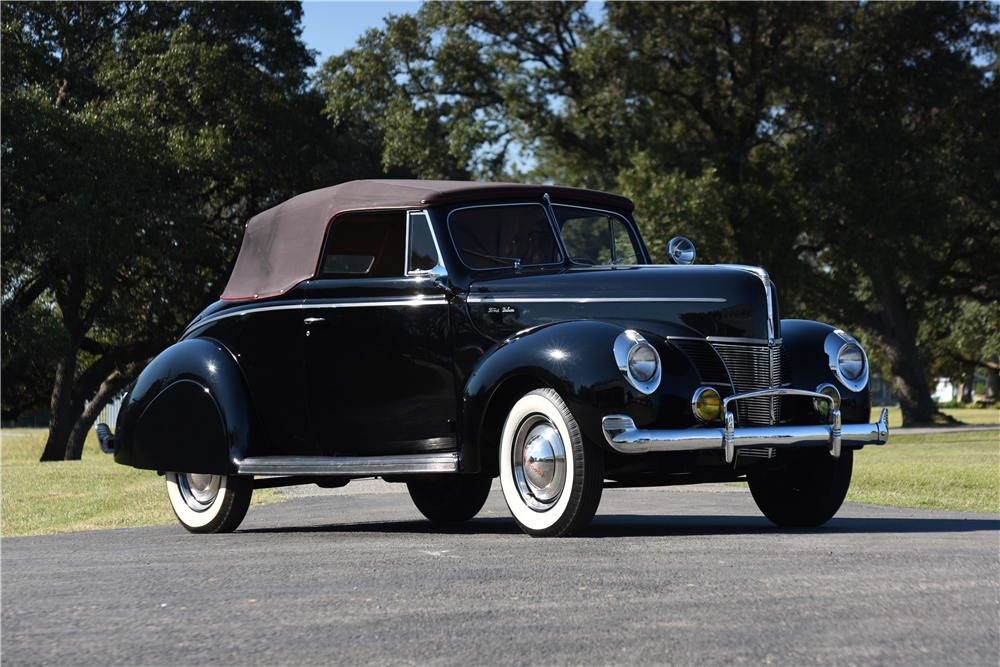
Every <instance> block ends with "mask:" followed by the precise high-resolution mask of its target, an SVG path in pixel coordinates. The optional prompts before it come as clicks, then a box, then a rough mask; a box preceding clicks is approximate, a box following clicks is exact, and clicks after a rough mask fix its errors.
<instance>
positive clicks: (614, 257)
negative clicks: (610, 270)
mask: <svg viewBox="0 0 1000 667" xmlns="http://www.w3.org/2000/svg"><path fill="white" fill-rule="evenodd" d="M552 209H553V211H555V214H556V220H557V221H558V222H559V228H560V230H561V231H562V237H563V241H564V242H565V243H566V250H567V251H568V252H569V256H570V259H571V260H572V261H573V262H574V263H576V264H639V263H641V262H642V259H641V258H642V255H641V254H640V253H639V250H638V244H637V242H636V240H635V239H634V238H633V237H632V234H631V233H630V232H629V229H630V227H629V225H628V223H627V222H625V220H624V219H622V218H621V216H618V215H616V214H614V213H609V212H607V211H597V210H593V209H588V208H581V207H577V206H565V205H560V204H556V205H553V207H552Z"/></svg>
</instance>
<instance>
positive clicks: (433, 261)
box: [406, 211, 441, 274]
mask: <svg viewBox="0 0 1000 667" xmlns="http://www.w3.org/2000/svg"><path fill="white" fill-rule="evenodd" d="M406 241H407V249H406V273H407V274H409V273H412V272H414V271H429V270H431V269H433V268H434V267H435V266H438V265H439V264H441V255H440V253H439V252H438V247H437V244H436V243H435V242H434V234H433V233H432V232H431V226H430V221H429V220H428V219H427V215H426V214H424V213H422V212H417V211H411V212H410V214H409V218H408V220H407V229H406Z"/></svg>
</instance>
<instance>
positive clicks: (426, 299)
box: [184, 294, 448, 334]
mask: <svg viewBox="0 0 1000 667" xmlns="http://www.w3.org/2000/svg"><path fill="white" fill-rule="evenodd" d="M447 304H448V299H447V297H445V296H444V295H443V294H440V295H438V294H434V295H428V296H423V297H417V298H411V299H400V298H398V297H386V298H385V299H384V300H374V301H337V302H333V303H308V304H306V303H296V304H293V305H285V306H263V307H261V308H242V309H239V310H227V311H226V312H224V313H220V314H218V315H214V316H212V317H210V318H208V319H207V320H202V321H201V322H197V323H195V324H194V325H193V326H189V327H188V329H187V330H185V332H184V333H185V334H186V333H187V331H188V330H191V329H197V328H200V327H203V326H205V325H206V324H211V323H212V322H218V321H219V320H224V319H226V318H227V317H241V316H243V315H251V314H254V313H266V312H271V311H278V310H305V309H306V308H310V309H311V308H374V307H378V306H431V305H447Z"/></svg>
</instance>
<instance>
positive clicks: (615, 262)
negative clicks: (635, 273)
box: [611, 255, 635, 266]
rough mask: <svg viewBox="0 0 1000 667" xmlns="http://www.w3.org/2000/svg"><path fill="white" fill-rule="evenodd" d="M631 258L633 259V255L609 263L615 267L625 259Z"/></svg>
mask: <svg viewBox="0 0 1000 667" xmlns="http://www.w3.org/2000/svg"><path fill="white" fill-rule="evenodd" d="M633 257H635V255H629V256H628V257H619V258H618V259H616V260H615V261H613V262H611V266H615V265H616V264H621V263H622V262H624V261H625V260H626V259H632V258H633Z"/></svg>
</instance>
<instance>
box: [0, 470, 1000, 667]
mask: <svg viewBox="0 0 1000 667" xmlns="http://www.w3.org/2000/svg"><path fill="white" fill-rule="evenodd" d="M402 490H403V487H402V486H399V485H389V484H385V483H383V482H378V481H371V482H352V483H351V484H350V485H348V486H347V487H345V488H343V489H336V490H331V491H336V492H337V493H333V492H327V491H324V492H322V493H319V491H320V490H318V489H317V488H316V487H299V488H298V489H297V490H296V491H295V493H297V494H298V495H296V496H295V497H293V498H291V499H290V500H287V501H284V502H281V503H276V504H273V505H265V506H259V507H254V508H252V509H251V510H250V513H249V515H248V516H247V520H246V521H245V522H244V524H243V526H242V527H241V530H240V531H238V532H237V533H235V534H232V535H221V536H198V535H191V534H188V533H187V532H185V531H184V530H183V529H182V528H181V527H180V526H178V525H172V526H160V527H153V528H140V529H123V530H108V531H94V532H86V533H70V534H65V535H50V536H41V537H18V538H4V539H3V540H2V541H0V549H2V617H0V622H2V630H0V631H2V635H0V663H2V664H3V665H46V664H48V665H279V664H283V665H285V664H286V665H314V664H315V665H337V664H339V665H369V664H371V665H384V664H418V665H494V664H503V665H616V664H622V665H666V664H678V665H695V664H699V665H700V664H707V665H718V664H781V665H813V664H819V665H833V664H837V665H840V664H843V665H852V664H853V665H994V666H995V665H997V664H1000V630H998V628H1000V516H998V515H996V514H974V513H959V512H943V511H930V510H914V509H899V508H891V507H875V506H868V505H860V504H847V505H845V506H844V507H843V508H842V510H841V511H840V513H839V514H838V515H837V516H836V517H834V519H833V520H831V521H830V522H829V523H828V524H826V525H825V526H823V527H820V528H817V529H811V530H786V529H780V528H776V527H774V526H773V525H771V524H770V523H769V522H768V521H767V520H766V519H764V518H763V517H762V516H760V514H759V512H758V511H757V509H756V507H755V506H754V504H753V500H752V498H751V497H750V495H749V493H748V492H747V491H746V490H745V489H742V488H739V487H731V486H716V485H705V486H696V487H681V488H671V489H641V490H624V489H620V490H619V489H615V490H606V491H605V496H604V500H603V502H602V504H601V508H600V510H599V513H598V516H597V517H596V518H595V520H594V522H593V524H592V525H591V527H590V528H589V529H588V530H587V532H586V533H585V534H584V535H582V536H580V537H577V538H569V539H550V540H543V539H532V538H529V537H527V536H525V535H524V534H522V533H521V532H520V531H519V529H518V528H517V526H516V524H514V522H513V520H512V519H511V518H510V517H509V514H508V512H507V508H506V506H505V505H504V502H503V498H502V496H501V495H500V494H499V493H498V492H494V493H492V494H491V496H490V498H489V500H488V502H487V505H486V507H485V508H484V509H483V511H482V512H481V513H480V515H479V516H478V517H477V518H476V519H474V520H473V521H470V522H468V523H465V524H460V525H443V524H434V523H431V522H428V521H425V520H423V519H422V517H421V516H420V515H419V513H417V511H416V510H415V509H414V508H413V506H412V504H411V503H410V502H409V498H408V496H406V495H405V494H404V493H400V491H402ZM265 493H267V491H265Z"/></svg>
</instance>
